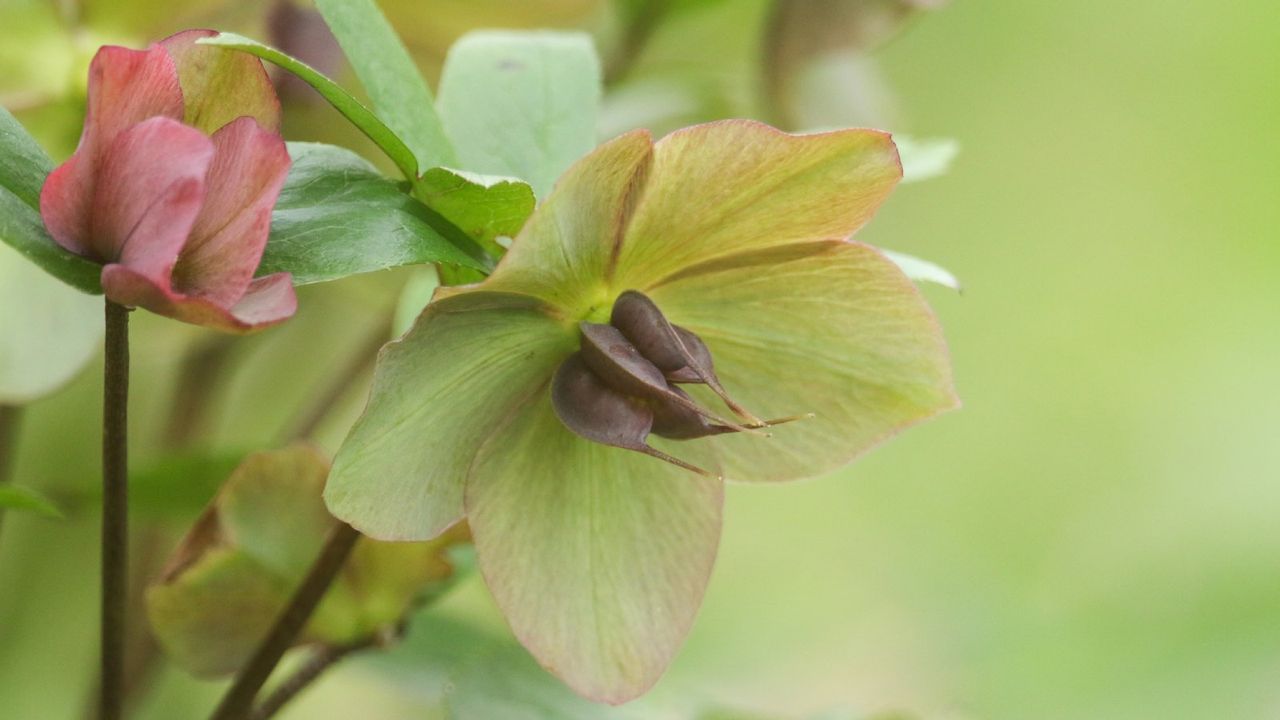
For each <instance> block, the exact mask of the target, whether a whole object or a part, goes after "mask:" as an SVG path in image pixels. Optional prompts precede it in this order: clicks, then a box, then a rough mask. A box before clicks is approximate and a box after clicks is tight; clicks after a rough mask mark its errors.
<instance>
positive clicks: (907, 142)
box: [893, 135, 960, 183]
mask: <svg viewBox="0 0 1280 720" xmlns="http://www.w3.org/2000/svg"><path fill="white" fill-rule="evenodd" d="M893 142H894V144H895V145H897V146H898V155H899V156H901V157H902V182H904V183H909V182H919V181H921V180H928V179H930V178H935V177H938V176H940V175H945V174H946V172H947V170H949V169H951V163H952V161H954V160H955V158H956V155H958V154H960V143H958V142H956V141H955V140H951V139H949V138H930V139H927V140H917V139H915V138H912V137H907V136H905V135H894V136H893Z"/></svg>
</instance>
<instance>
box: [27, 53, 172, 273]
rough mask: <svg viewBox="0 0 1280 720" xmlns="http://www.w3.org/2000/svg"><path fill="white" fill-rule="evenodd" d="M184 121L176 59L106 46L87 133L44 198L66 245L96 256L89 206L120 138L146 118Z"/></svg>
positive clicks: (48, 220)
mask: <svg viewBox="0 0 1280 720" xmlns="http://www.w3.org/2000/svg"><path fill="white" fill-rule="evenodd" d="M157 116H160V117H167V118H172V119H174V120H178V119H181V118H182V91H181V90H180V89H179V87H178V74H177V70H176V69H175V68H174V65H173V60H172V59H171V58H170V57H169V55H168V53H166V52H165V51H164V50H163V49H161V48H160V47H158V46H157V47H152V48H150V49H149V50H129V49H128V48H122V47H115V46H106V47H103V48H102V49H100V50H99V51H98V53H97V54H96V55H94V56H93V62H92V63H91V64H90V65H89V98H88V106H87V109H86V111H85V121H84V132H83V134H82V135H81V136H80V145H79V147H78V148H77V149H76V152H75V154H74V155H72V156H71V159H70V160H68V161H67V162H65V163H63V164H62V165H61V166H59V167H58V168H56V169H55V170H54V171H53V172H52V173H51V174H50V175H49V178H48V180H47V181H46V182H45V186H44V189H43V190H42V191H41V194H40V215H41V216H42V217H43V218H44V222H45V226H46V227H48V229H49V234H50V235H52V236H53V238H54V240H56V241H57V242H58V244H59V245H61V246H62V247H64V248H66V249H68V250H70V251H72V252H74V253H78V254H80V255H85V256H93V255H94V254H95V252H96V249H95V248H94V247H93V246H92V233H91V230H92V228H90V217H91V216H90V205H91V204H92V203H93V198H94V195H95V194H96V191H95V188H96V187H97V185H98V181H99V178H98V171H99V165H100V163H101V161H102V157H103V155H105V154H106V153H107V151H108V150H109V149H110V147H111V145H112V143H113V142H114V141H115V139H116V136H117V135H119V134H120V133H121V132H123V131H124V130H125V129H126V128H128V127H131V126H133V125H136V124H137V123H140V122H142V121H143V120H146V119H148V118H152V117H157Z"/></svg>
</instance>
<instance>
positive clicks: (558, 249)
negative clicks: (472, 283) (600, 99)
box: [442, 131, 653, 318]
mask: <svg viewBox="0 0 1280 720" xmlns="http://www.w3.org/2000/svg"><path fill="white" fill-rule="evenodd" d="M652 150H653V145H652V142H651V140H650V138H649V134H648V133H647V132H644V131H637V132H632V133H628V134H626V135H623V136H621V137H619V138H616V139H614V140H612V141H610V142H607V143H605V144H603V145H601V146H600V147H598V148H596V149H595V150H594V151H592V152H591V153H590V154H589V155H587V156H586V157H584V158H583V159H582V160H579V161H578V162H577V163H576V164H574V165H573V167H571V168H569V170H568V172H566V173H565V174H564V176H563V177H561V178H560V181H559V182H558V183H557V184H556V188H555V190H553V191H552V192H551V194H550V195H549V196H548V197H547V199H546V201H545V202H543V204H542V206H541V207H540V208H538V210H537V212H535V213H534V214H533V216H532V217H531V218H529V222H528V223H526V224H525V226H524V228H523V229H522V230H521V231H520V234H519V235H518V236H517V237H516V239H515V241H514V242H513V243H512V245H511V249H510V250H509V251H507V254H506V255H504V256H503V258H502V261H501V262H499V263H498V267H497V268H496V269H495V270H494V271H493V274H491V275H490V276H489V279H488V280H487V281H486V282H485V284H484V288H485V289H486V290H492V291H500V292H514V293H522V294H525V295H532V296H534V297H538V298H542V299H543V300H546V301H547V302H548V303H550V304H552V305H555V306H558V307H560V308H561V309H563V310H564V311H565V313H566V314H567V315H569V316H571V317H574V318H580V317H581V316H582V315H583V314H584V313H585V312H586V311H587V310H589V309H590V308H591V307H593V306H596V305H603V306H605V307H607V305H608V303H610V302H611V301H612V299H611V298H609V297H608V296H607V295H608V289H607V287H606V284H605V274H606V272H607V270H608V267H609V264H610V262H611V261H612V259H613V249H614V248H615V247H616V244H617V242H618V240H619V239H620V237H621V233H622V230H623V227H624V223H625V219H626V216H627V211H628V210H629V207H630V204H631V202H632V201H633V199H634V195H635V193H636V192H637V191H638V190H639V189H640V187H641V185H642V179H643V175H644V172H645V170H646V169H647V167H648V164H649V160H650V157H651V154H652ZM455 292H457V291H448V290H445V291H444V292H443V293H442V296H447V295H450V294H453V293H455Z"/></svg>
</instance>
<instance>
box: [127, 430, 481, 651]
mask: <svg viewBox="0 0 1280 720" xmlns="http://www.w3.org/2000/svg"><path fill="white" fill-rule="evenodd" d="M327 472H328V463H327V461H326V460H325V458H324V457H323V456H322V455H321V454H320V453H319V452H317V451H316V450H314V449H312V448H310V447H309V446H306V445H293V446H290V447H288V448H285V449H282V450H276V451H270V452H261V453H255V454H253V455H250V456H249V457H248V458H246V459H245V461H244V462H243V463H242V464H241V465H240V467H238V468H237V469H236V471H235V472H234V473H233V474H232V476H231V478H230V479H229V480H228V481H227V483H226V484H225V485H224V486H223V488H222V490H221V492H219V494H218V496H217V497H216V498H215V499H214V501H213V503H212V504H211V505H210V506H209V507H208V508H207V509H206V511H205V513H204V514H203V515H202V516H201V518H200V520H199V521H198V522H197V523H196V525H195V526H194V527H193V528H192V529H191V530H190V531H189V532H188V534H187V536H186V538H184V539H183V541H182V543H181V544H180V546H179V548H178V550H177V551H176V552H175V554H174V557H173V559H172V560H170V562H169V567H168V568H167V569H166V571H165V573H164V577H163V578H162V579H161V580H160V582H158V583H157V584H155V585H153V586H152V587H151V588H150V589H149V590H148V591H147V613H148V617H149V619H150V620H151V624H152V627H153V628H154V630H155V632H156V636H157V637H158V638H159V639H160V641H161V643H162V644H163V645H164V647H165V650H166V651H167V652H168V653H169V654H170V656H172V658H173V659H174V660H175V661H176V662H177V663H178V664H180V665H182V666H183V667H185V668H186V669H188V670H190V671H192V672H194V673H196V674H200V675H216V674H221V673H227V672H231V671H232V670H235V669H236V668H237V667H239V666H240V664H241V663H243V662H244V660H245V659H246V658H247V657H248V656H249V654H250V653H251V652H252V651H253V649H254V647H255V646H256V645H257V644H258V642H259V641H260V640H261V638H262V636H263V633H265V632H266V630H267V628H268V627H269V626H270V624H271V623H272V621H273V620H274V619H275V618H276V616H277V615H279V613H280V611H281V610H282V609H283V608H284V606H285V604H286V602H287V601H288V599H289V597H290V596H291V594H292V593H293V591H294V588H296V587H297V586H298V584H299V583H300V582H301V581H302V579H303V577H304V576H305V575H306V573H307V571H308V570H309V568H310V567H311V565H312V563H313V562H314V561H315V558H316V555H317V553H318V552H319V551H320V547H321V545H322V544H323V543H324V540H325V538H326V537H327V536H328V534H329V532H330V531H331V529H332V528H333V527H334V526H335V525H336V521H335V520H334V519H333V517H331V516H330V515H329V513H328V512H326V511H325V508H324V503H323V502H321V500H320V493H321V488H322V487H323V486H324V479H325V474H326V473H327ZM466 539H467V534H466V530H465V528H462V529H460V530H459V531H455V532H450V533H447V534H446V535H444V536H443V537H441V538H439V539H437V540H435V541H433V542H429V543H381V542H375V541H372V540H368V539H361V540H360V541H359V542H358V543H357V544H356V546H355V548H354V550H353V552H352V555H351V557H350V559H348V560H347V563H346V566H345V568H344V571H343V572H342V573H341V574H340V575H339V576H338V578H337V580H336V581H335V582H334V584H333V586H332V587H331V588H330V589H329V590H328V592H326V594H325V596H324V599H323V600H322V601H321V603H320V606H319V607H318V608H317V610H316V613H315V614H314V615H313V616H312V617H311V618H310V620H309V621H308V623H307V627H306V629H305V631H304V633H303V635H302V637H301V638H299V639H298V641H297V642H298V644H302V643H308V642H320V643H327V644H330V645H342V644H346V643H350V642H354V641H357V640H360V639H364V638H368V637H371V636H373V635H376V634H378V633H380V632H382V631H384V630H385V629H386V628H389V627H394V626H395V625H397V624H399V623H400V622H401V621H402V619H403V618H404V617H405V615H406V613H407V612H409V610H410V609H411V608H412V607H414V605H415V599H416V598H419V597H421V596H423V595H426V596H430V597H437V596H439V594H440V593H441V592H442V591H443V590H444V589H446V588H447V587H448V585H449V584H450V583H451V581H452V579H453V577H454V575H455V571H454V566H453V563H452V562H451V561H450V560H449V559H448V558H447V557H446V551H448V550H449V548H450V547H451V546H453V545H456V544H458V543H459V542H463V541H465V540H466Z"/></svg>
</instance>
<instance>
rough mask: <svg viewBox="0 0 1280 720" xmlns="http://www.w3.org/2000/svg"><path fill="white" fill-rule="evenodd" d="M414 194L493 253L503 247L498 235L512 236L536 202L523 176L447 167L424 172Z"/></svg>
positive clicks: (531, 211)
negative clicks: (506, 175) (502, 175)
mask: <svg viewBox="0 0 1280 720" xmlns="http://www.w3.org/2000/svg"><path fill="white" fill-rule="evenodd" d="M414 195H415V196H416V197H418V198H420V199H421V200H422V201H423V202H425V203H426V204H427V205H430V206H431V208H432V209H433V210H435V211H436V212H438V213H440V214H441V215H443V216H445V218H447V219H448V220H449V222H451V223H453V224H454V225H457V226H458V227H459V228H461V229H462V231H463V232H465V233H467V234H468V235H470V236H471V237H473V238H475V239H476V240H477V241H478V242H479V243H480V245H481V246H482V247H484V249H485V250H487V251H488V252H489V253H490V254H492V255H495V256H497V255H501V254H502V253H503V252H505V250H506V249H505V248H503V247H502V246H500V245H498V244H497V242H496V240H497V238H499V237H508V238H513V237H515V236H516V233H519V232H520V228H522V227H524V223H525V221H526V220H528V219H529V216H530V215H531V214H533V208H534V205H535V204H536V201H535V199H534V195H533V188H532V187H530V186H529V184H528V183H526V182H524V181H523V180H519V179H516V178H509V177H495V176H492V175H477V174H475V173H469V172H463V171H461V170H450V169H449V168H431V169H430V170H428V171H426V172H425V173H423V175H422V179H421V180H419V181H418V184H417V187H415V188H414Z"/></svg>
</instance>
